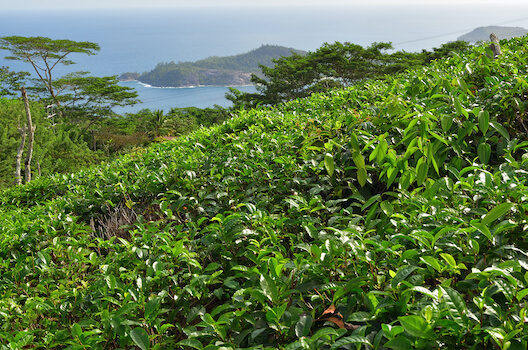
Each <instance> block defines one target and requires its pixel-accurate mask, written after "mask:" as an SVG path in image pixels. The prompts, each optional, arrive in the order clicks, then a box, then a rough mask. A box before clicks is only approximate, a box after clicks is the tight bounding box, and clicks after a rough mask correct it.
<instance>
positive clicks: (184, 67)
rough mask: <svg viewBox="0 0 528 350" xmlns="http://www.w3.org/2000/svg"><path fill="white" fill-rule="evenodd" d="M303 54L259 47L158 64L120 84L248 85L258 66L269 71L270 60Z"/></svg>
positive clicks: (129, 75)
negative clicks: (192, 59) (222, 54)
mask: <svg viewBox="0 0 528 350" xmlns="http://www.w3.org/2000/svg"><path fill="white" fill-rule="evenodd" d="M292 54H298V55H305V54H306V52H305V51H301V50H296V49H293V48H288V47H284V46H277V45H262V46H261V47H260V48H258V49H255V50H252V51H250V52H247V53H244V54H240V55H235V56H226V57H217V56H214V57H209V58H206V59H203V60H199V61H196V62H178V63H175V62H168V63H158V65H157V66H156V68H154V69H153V70H151V71H150V72H146V73H143V74H139V73H124V74H122V75H121V77H120V79H121V80H138V81H140V82H142V83H144V84H149V85H152V86H157V87H186V86H207V85H209V86H213V85H215V86H237V85H238V86H240V85H250V84H251V75H252V74H256V75H259V76H261V75H262V72H261V69H260V65H263V66H267V67H272V66H273V65H274V63H273V60H274V59H279V58H280V57H287V56H291V55H292Z"/></svg>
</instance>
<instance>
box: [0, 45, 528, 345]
mask: <svg viewBox="0 0 528 350" xmlns="http://www.w3.org/2000/svg"><path fill="white" fill-rule="evenodd" d="M527 41H528V38H524V39H516V40H512V41H509V42H503V43H502V45H503V48H502V49H503V55H502V56H500V57H499V59H497V60H491V59H489V58H488V53H487V52H486V49H485V48H484V47H477V48H475V49H474V50H472V51H471V52H469V53H467V54H464V55H454V56H453V57H450V58H447V59H443V60H439V61H435V62H433V63H432V64H431V65H429V66H427V67H424V68H420V69H415V70H412V71H409V72H408V73H405V74H401V75H396V76H393V77H390V78H386V79H384V80H377V81H374V80H365V81H362V82H359V83H357V84H355V85H353V86H351V87H349V88H346V89H340V90H334V91H331V92H327V93H324V94H314V95H312V96H310V97H308V98H305V99H298V100H295V101H291V102H288V103H285V104H281V105H278V106H276V107H274V108H262V109H252V110H247V111H240V112H238V114H237V115H235V116H234V117H233V118H232V119H230V120H227V121H226V122H224V123H223V124H222V125H219V126H215V127H212V128H209V129H199V130H197V131H195V132H193V133H191V134H188V135H186V136H183V137H180V138H179V139H177V140H175V141H173V142H165V143H160V144H157V145H154V146H152V147H150V148H148V149H145V150H141V151H138V152H136V153H132V154H129V155H126V156H124V157H122V158H119V159H117V160H116V161H114V162H112V163H108V164H105V165H101V166H98V167H95V168H92V169H89V170H84V171H81V172H78V173H75V174H71V175H61V176H55V177H52V178H49V179H40V180H36V181H33V182H31V183H30V184H28V185H25V186H19V187H16V188H13V189H9V190H7V191H3V192H2V193H1V195H0V204H1V205H2V212H1V213H0V320H1V322H0V343H2V344H5V345H3V348H5V349H22V348H64V349H85V348H92V349H118V348H121V349H124V348H131V347H134V346H136V347H138V348H140V349H143V350H145V349H166V348H174V349H190V348H193V349H240V348H247V349H277V348H280V349H292V350H293V349H413V348H417V349H424V348H425V349H430V348H432V349H438V348H440V349H496V348H497V349H526V347H527V343H528V325H527V323H526V321H527V315H526V313H527V310H528V307H527V300H528V299H527V296H528V254H527V253H526V251H527V249H528V246H527V245H528V244H527V236H526V230H527V225H528V222H527V218H528V190H527V186H528V177H527V176H526V174H527V171H528V142H527V139H526V135H527V134H526V129H525V123H526V107H527V104H528V96H527V95H528V81H527V79H528V71H527V66H526V60H527V58H528V50H527V47H528V43H527Z"/></svg>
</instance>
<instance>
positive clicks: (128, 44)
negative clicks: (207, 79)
mask: <svg viewBox="0 0 528 350" xmlns="http://www.w3.org/2000/svg"><path fill="white" fill-rule="evenodd" d="M527 10H528V4H527V5H523V6H516V7H512V6H509V7H508V6H495V5H493V6H492V5H479V6H456V5H452V4H451V5H435V6H433V5H405V6H404V5H390V6H389V5H385V6H382V5H377V6H374V5H370V6H369V5H350V6H303V7H285V6H282V7H251V6H247V7H238V8H234V7H229V8H227V7H226V8H222V7H202V8H192V7H186V8H170V9H142V10H137V9H136V10H130V9H122V10H116V9H113V10H62V11H56V10H53V11H52V10H46V11H32V10H30V9H28V10H27V11H5V10H2V11H1V12H0V35H1V36H8V35H21V36H45V37H50V38H52V39H70V40H75V41H91V42H95V43H98V44H99V45H100V47H101V50H100V52H99V53H98V54H97V55H95V56H87V55H72V56H71V58H72V59H73V60H74V61H76V62H77V64H76V65H73V66H68V67H59V68H57V72H56V73H57V74H58V75H61V74H65V73H67V72H71V71H79V70H82V71H89V72H91V74H92V75H96V76H108V75H120V74H122V73H125V72H140V73H142V72H145V71H149V70H151V69H153V68H154V67H155V66H156V64H157V63H159V62H170V61H175V62H183V61H196V60H199V59H202V58H206V57H210V56H228V55H236V54H240V53H244V52H248V51H250V50H252V49H255V48H258V47H259V46H261V45H262V44H274V45H283V46H287V47H292V48H296V49H301V50H307V51H313V50H316V49H317V48H318V47H320V46H321V45H322V44H323V43H325V42H329V43H333V42H335V41H341V42H345V41H348V42H352V43H356V44H359V45H363V46H368V45H370V44H372V43H373V42H392V44H393V46H394V48H395V49H397V50H405V51H420V50H422V49H431V48H433V47H438V46H440V45H441V44H443V43H445V42H448V41H452V40H455V39H456V38H457V37H458V36H460V35H462V34H465V33H467V32H469V31H471V30H472V29H474V28H476V27H479V26H488V25H497V24H499V25H501V24H502V25H509V26H522V27H525V28H526V27H528V18H527V17H522V16H523V15H522V14H523V13H524V14H526V13H528V11H527ZM7 53H8V52H7V51H3V52H2V51H0V66H9V67H10V68H11V69H12V70H25V71H30V67H29V66H28V65H27V64H26V65H24V64H22V63H20V62H14V61H6V60H4V59H3V56H4V55H5V54H7ZM3 54H4V55H3ZM122 84H123V85H125V86H130V87H133V88H135V89H136V90H137V91H138V94H139V98H140V99H141V100H142V101H143V103H142V104H139V105H136V106H133V107H127V108H123V109H119V111H118V112H120V113H124V112H135V111H138V110H140V109H142V108H150V109H162V110H169V109H170V108H172V107H186V106H197V107H202V108H203V107H212V106H214V105H221V106H228V105H229V103H230V102H229V101H228V100H226V99H225V98H224V95H225V93H226V92H227V88H226V87H194V88H172V89H168V88H153V87H148V86H145V85H142V84H140V83H138V82H123V83H122ZM240 89H241V90H245V91H253V90H254V87H241V88H240Z"/></svg>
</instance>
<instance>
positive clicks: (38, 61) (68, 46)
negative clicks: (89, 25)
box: [0, 36, 100, 103]
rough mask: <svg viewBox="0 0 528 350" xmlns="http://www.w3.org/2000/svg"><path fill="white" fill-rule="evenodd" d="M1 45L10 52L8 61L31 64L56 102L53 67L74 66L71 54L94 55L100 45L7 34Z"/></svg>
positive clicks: (1, 39)
mask: <svg viewBox="0 0 528 350" xmlns="http://www.w3.org/2000/svg"><path fill="white" fill-rule="evenodd" d="M0 48H1V49H4V50H8V51H10V52H11V55H10V56H6V57H5V58H6V59H8V60H15V61H22V62H26V63H30V64H31V65H32V66H33V69H34V70H35V73H36V74H37V76H38V80H40V82H41V83H42V84H43V85H44V86H45V88H46V90H47V91H48V93H49V95H50V96H51V98H52V100H53V102H55V103H57V102H58V101H56V100H57V91H56V89H55V86H54V84H53V82H54V80H53V69H54V68H55V67H57V65H59V64H62V65H71V64H74V63H75V62H73V61H71V60H68V59H67V56H68V55H70V54H71V53H84V54H87V55H95V53H96V51H99V50H100V47H99V45H97V44H95V43H92V42H88V41H82V42H77V41H72V40H52V39H50V38H45V37H40V36H39V37H23V36H5V37H2V38H0Z"/></svg>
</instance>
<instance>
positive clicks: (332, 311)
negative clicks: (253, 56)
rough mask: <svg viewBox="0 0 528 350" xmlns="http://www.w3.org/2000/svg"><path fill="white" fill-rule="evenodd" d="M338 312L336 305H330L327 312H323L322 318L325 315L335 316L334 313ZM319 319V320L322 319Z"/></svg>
mask: <svg viewBox="0 0 528 350" xmlns="http://www.w3.org/2000/svg"><path fill="white" fill-rule="evenodd" d="M335 311H336V307H335V305H334V304H332V305H330V306H329V307H328V309H326V310H325V311H323V314H322V315H321V317H323V316H324V315H327V314H333V313H334V312H335ZM321 317H319V318H321Z"/></svg>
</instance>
